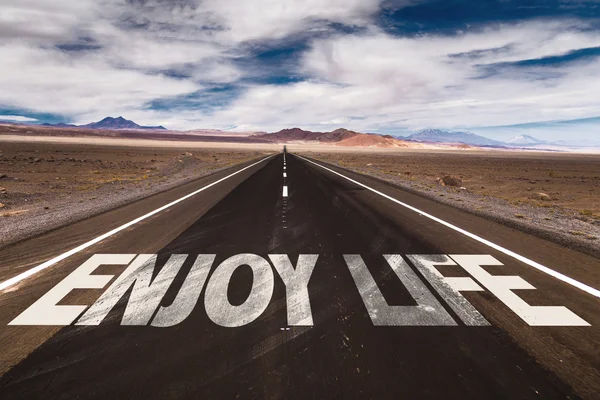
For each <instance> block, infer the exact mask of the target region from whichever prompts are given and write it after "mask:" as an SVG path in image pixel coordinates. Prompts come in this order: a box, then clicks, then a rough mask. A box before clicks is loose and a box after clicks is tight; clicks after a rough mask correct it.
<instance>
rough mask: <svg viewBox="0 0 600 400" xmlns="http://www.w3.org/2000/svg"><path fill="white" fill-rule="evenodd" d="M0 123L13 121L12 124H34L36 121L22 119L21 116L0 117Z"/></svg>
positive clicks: (33, 119) (27, 118) (26, 118)
mask: <svg viewBox="0 0 600 400" xmlns="http://www.w3.org/2000/svg"><path fill="white" fill-rule="evenodd" d="M0 121H14V122H36V121H37V119H35V118H29V117H23V116H21V115H0Z"/></svg>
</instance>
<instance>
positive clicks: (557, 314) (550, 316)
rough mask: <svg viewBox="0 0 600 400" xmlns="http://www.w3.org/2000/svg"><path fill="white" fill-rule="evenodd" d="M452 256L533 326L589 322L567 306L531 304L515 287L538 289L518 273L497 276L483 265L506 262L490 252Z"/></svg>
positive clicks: (576, 324)
mask: <svg viewBox="0 0 600 400" xmlns="http://www.w3.org/2000/svg"><path fill="white" fill-rule="evenodd" d="M450 257H452V259H453V260H454V261H456V262H457V263H458V264H460V266H461V267H463V268H464V269H465V270H466V271H467V272H468V273H469V274H471V275H472V276H473V277H474V278H475V279H477V280H478V281H479V282H480V283H481V284H482V285H483V286H485V287H486V289H487V290H489V291H490V292H492V293H493V294H494V295H495V296H496V297H497V298H498V299H500V301H501V302H503V303H504V304H506V305H507V306H508V308H510V309H511V310H513V311H514V312H515V313H516V314H517V315H518V316H519V317H521V318H522V319H523V321H525V322H527V323H528V324H529V325H531V326H589V325H590V324H588V323H587V322H586V321H584V320H583V319H581V318H580V317H579V316H577V315H576V314H575V313H573V312H572V311H571V310H569V309H568V308H566V307H546V306H530V305H529V304H527V303H526V302H525V301H523V300H522V299H521V298H520V297H519V296H517V295H516V294H514V293H513V292H512V290H513V289H535V287H533V286H532V285H530V284H529V283H528V282H527V281H525V280H524V279H522V278H521V277H519V276H506V275H502V276H494V275H491V274H489V273H488V272H487V271H486V270H484V269H483V268H481V266H482V265H504V264H502V263H501V262H500V261H498V260H496V259H495V258H494V257H492V256H490V255H473V254H467V255H453V254H451V255H450Z"/></svg>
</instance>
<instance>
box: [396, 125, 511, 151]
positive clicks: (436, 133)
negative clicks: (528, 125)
mask: <svg viewBox="0 0 600 400" xmlns="http://www.w3.org/2000/svg"><path fill="white" fill-rule="evenodd" d="M406 139H407V140H412V141H417V142H433V143H462V144H470V145H474V146H496V147H498V146H504V145H505V144H504V143H502V142H500V141H497V140H493V139H489V138H486V137H484V136H480V135H477V134H475V133H473V132H453V131H444V130H441V129H425V130H422V131H420V132H417V133H414V134H412V135H410V136H408V137H406Z"/></svg>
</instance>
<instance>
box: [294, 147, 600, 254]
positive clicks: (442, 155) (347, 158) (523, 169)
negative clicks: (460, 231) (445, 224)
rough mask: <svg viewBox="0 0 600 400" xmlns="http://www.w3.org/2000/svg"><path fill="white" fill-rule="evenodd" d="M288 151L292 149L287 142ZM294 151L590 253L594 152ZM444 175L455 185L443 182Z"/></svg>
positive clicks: (594, 223)
mask: <svg viewBox="0 0 600 400" xmlns="http://www.w3.org/2000/svg"><path fill="white" fill-rule="evenodd" d="M289 148H290V150H291V151H294V146H289ZM296 151H299V152H300V153H301V154H305V155H307V156H309V157H313V158H315V159H318V160H321V161H325V162H327V163H330V164H333V165H337V166H340V167H343V168H346V169H349V170H353V171H356V172H360V173H363V174H367V175H370V176H374V177H377V178H380V179H383V180H385V181H388V182H391V183H393V184H396V185H398V186H401V187H404V188H406V189H408V190H411V191H414V192H418V193H420V194H422V195H424V196H427V197H430V198H436V199H437V200H438V201H441V202H444V203H447V204H451V205H453V206H455V207H458V208H462V209H465V210H468V211H470V212H473V213H475V214H479V215H483V216H486V217H491V218H493V219H496V220H499V221H502V222H504V223H506V224H509V225H511V226H514V227H516V228H521V229H524V230H526V231H529V232H532V233H536V234H540V235H542V236H544V237H546V238H548V239H552V240H554V241H557V242H560V243H563V244H565V245H568V246H574V247H577V248H579V249H581V250H586V251H587V252H591V253H593V254H596V255H597V254H598V247H599V245H600V243H599V242H600V240H598V239H599V238H600V155H597V154H596V155H591V154H573V153H555V152H507V151H436V150H419V151H417V150H412V149H411V150H398V151H372V150H369V149H363V150H362V151H356V149H355V150H354V151H352V152H343V151H340V150H339V149H336V151H323V149H319V150H317V151H310V149H309V148H306V147H299V148H297V149H296ZM444 177H446V180H447V181H448V182H451V183H450V184H455V185H456V186H449V185H446V186H445V185H444V182H443V178H444ZM448 177H449V178H451V179H448Z"/></svg>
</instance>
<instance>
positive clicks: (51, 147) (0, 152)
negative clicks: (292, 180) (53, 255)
mask: <svg viewBox="0 0 600 400" xmlns="http://www.w3.org/2000/svg"><path fill="white" fill-rule="evenodd" d="M265 153H266V152H264V151H259V150H248V151H244V150H240V149H237V150H226V149H212V148H211V149H198V148H193V149H181V148H151V147H139V148H134V147H124V146H114V145H112V146H106V145H81V144H66V143H35V142H28V143H18V142H11V143H9V142H4V143H0V204H1V205H0V221H1V223H0V247H2V246H5V245H7V244H9V243H12V242H14V241H17V240H20V239H24V238H26V237H30V236H32V235H35V234H38V233H41V232H44V231H46V230H49V229H53V228H56V227H58V226H61V225H64V224H66V223H71V222H74V221H76V220H80V219H82V218H85V217H88V216H91V215H93V214H96V213H98V212H102V211H106V210H108V209H111V208H114V207H117V206H119V205H122V204H126V203H128V202H131V201H134V200H137V199H140V198H143V197H145V196H148V195H151V194H153V193H156V192H159V191H162V190H166V189H167V188H170V187H173V186H176V185H179V184H182V183H183V182H186V181H189V180H192V179H195V178H198V177H200V176H204V175H207V174H210V173H212V172H215V171H217V170H220V169H224V168H227V167H230V166H232V165H235V164H239V163H242V162H245V161H248V160H251V159H255V158H258V157H260V156H261V155H263V154H265Z"/></svg>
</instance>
